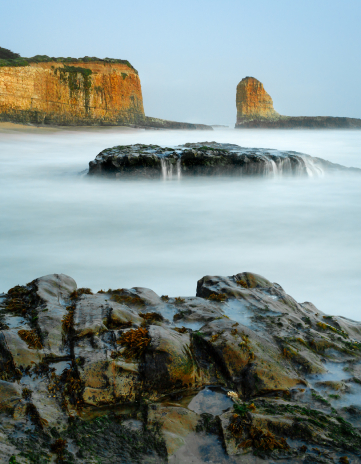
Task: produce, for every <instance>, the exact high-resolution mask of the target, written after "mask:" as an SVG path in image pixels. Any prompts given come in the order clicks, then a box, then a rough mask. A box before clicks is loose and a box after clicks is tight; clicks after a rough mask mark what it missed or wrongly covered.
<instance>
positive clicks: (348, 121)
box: [235, 77, 361, 129]
mask: <svg viewBox="0 0 361 464" xmlns="http://www.w3.org/2000/svg"><path fill="white" fill-rule="evenodd" d="M236 106H237V122H236V126H235V127H236V128H238V129H241V128H273V129H294V128H307V129H332V128H333V129H356V128H359V129H361V119H356V118H342V117H331V116H315V117H314V116H298V117H293V116H282V115H280V114H279V113H277V112H276V111H275V110H274V108H273V101H272V98H271V97H270V95H269V94H268V93H267V92H266V91H265V89H264V87H263V84H262V83H261V82H260V81H258V80H257V79H255V78H254V77H245V78H244V79H242V80H241V82H240V83H239V84H238V85H237V95H236Z"/></svg>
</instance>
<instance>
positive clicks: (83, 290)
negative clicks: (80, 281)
mask: <svg viewBox="0 0 361 464" xmlns="http://www.w3.org/2000/svg"><path fill="white" fill-rule="evenodd" d="M82 295H93V292H92V291H91V290H90V288H78V289H76V290H74V291H73V292H71V293H70V295H69V298H70V299H71V300H77V299H78V298H79V297H81V296H82Z"/></svg>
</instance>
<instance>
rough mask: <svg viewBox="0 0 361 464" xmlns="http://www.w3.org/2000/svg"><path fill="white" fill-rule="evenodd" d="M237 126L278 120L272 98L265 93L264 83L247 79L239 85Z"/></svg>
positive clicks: (250, 78) (252, 78)
mask: <svg viewBox="0 0 361 464" xmlns="http://www.w3.org/2000/svg"><path fill="white" fill-rule="evenodd" d="M236 105H237V124H241V123H242V121H248V120H253V119H268V120H272V119H278V118H279V116H280V115H279V114H278V113H277V112H276V111H275V110H274V108H273V101H272V98H271V97H270V96H269V95H268V93H267V92H266V91H265V89H264V87H263V84H262V82H260V81H258V80H257V79H255V78H254V77H245V78H244V79H242V80H241V82H240V83H239V84H238V85H237V96H236Z"/></svg>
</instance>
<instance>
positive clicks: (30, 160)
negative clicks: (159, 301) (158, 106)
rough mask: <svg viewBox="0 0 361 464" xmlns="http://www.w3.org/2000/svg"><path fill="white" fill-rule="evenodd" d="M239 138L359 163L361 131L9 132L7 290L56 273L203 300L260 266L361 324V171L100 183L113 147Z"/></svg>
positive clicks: (3, 271) (1, 198)
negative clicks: (214, 278) (201, 287)
mask: <svg viewBox="0 0 361 464" xmlns="http://www.w3.org/2000/svg"><path fill="white" fill-rule="evenodd" d="M203 141H216V142H229V143H235V144H238V145H241V146H243V147H262V148H275V149H280V150H295V151H299V152H303V153H307V154H309V155H312V156H318V157H321V158H324V159H327V160H329V161H332V162H336V163H339V164H343V165H345V166H355V167H361V131H351V130H350V131H346V130H345V131H342V130H339V131H333V130H328V131H326V130H325V131H321V130H315V131H312V130H311V131H307V130H289V131H287V130H283V131H282V130H268V131H267V130H234V129H228V130H227V129H224V130H215V131H213V132H207V131H160V130H155V131H152V130H137V129H129V128H128V129H124V128H114V129H107V128H104V129H92V130H91V129H82V130H41V129H39V130H36V129H33V130H30V129H29V130H27V131H20V130H10V129H9V130H4V129H0V163H1V164H0V166H1V169H0V263H1V268H0V292H1V291H4V292H5V291H7V290H8V289H9V288H10V287H12V286H14V285H16V284H25V283H27V282H29V281H31V280H33V279H34V278H36V277H39V276H42V275H46V274H50V273H64V274H68V275H70V276H72V277H73V278H74V279H75V280H76V281H77V283H78V286H82V287H84V286H86V287H91V288H92V289H93V291H97V290H99V289H101V288H103V289H108V288H109V287H111V288H120V287H124V288H126V287H133V286H143V287H149V288H152V289H153V290H154V291H155V292H157V293H158V294H160V295H162V294H166V295H169V296H192V295H195V292H196V283H197V280H198V279H200V278H201V277H202V276H204V275H207V274H211V275H212V274H213V275H233V274H235V273H239V272H242V271H251V272H255V273H258V274H261V275H263V276H265V277H267V278H268V279H269V280H271V281H273V282H278V283H279V284H280V285H282V287H283V288H284V289H285V290H286V291H287V292H288V293H289V294H291V295H292V296H293V297H294V298H296V299H297V300H298V301H300V302H303V301H311V302H313V303H314V304H315V305H316V306H317V307H318V308H319V309H320V310H321V311H324V312H326V313H329V314H333V315H336V314H340V315H343V316H346V317H349V318H352V319H356V320H361V313H360V309H361V307H360V301H361V285H360V284H361V231H360V229H361V227H360V226H361V177H360V176H357V175H325V176H323V177H317V176H316V177H315V176H314V177H309V178H305V177H302V178H295V177H293V178H284V177H282V176H267V177H264V178H253V179H249V178H215V177H212V178H186V177H182V176H181V175H178V171H175V175H174V176H173V177H172V180H166V181H164V180H163V177H162V175H161V174H160V178H159V180H153V181H146V180H141V181H139V180H125V181H114V180H106V179H102V178H95V177H92V178H89V177H87V176H86V175H84V174H79V173H81V172H82V171H85V170H86V169H87V166H88V162H89V161H91V160H92V159H94V158H95V156H96V155H97V154H98V153H99V152H100V151H101V150H103V149H105V148H108V147H112V146H115V145H126V144H133V143H145V144H148V143H152V144H159V145H162V146H174V145H177V144H182V143H186V142H203Z"/></svg>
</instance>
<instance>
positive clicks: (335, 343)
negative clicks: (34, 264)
mask: <svg viewBox="0 0 361 464" xmlns="http://www.w3.org/2000/svg"><path fill="white" fill-rule="evenodd" d="M0 329H1V333H0V416H1V421H0V432H1V433H0V456H1V458H0V459H2V461H1V462H4V463H8V462H13V463H14V462H19V463H20V462H21V463H47V462H54V461H55V460H56V461H57V462H69V463H75V462H77V463H83V464H86V463H90V462H107V463H114V464H115V463H119V462H124V463H126V462H127V463H128V462H143V463H166V462H169V463H174V464H176V463H185V462H195V463H198V464H199V463H206V462H210V461H213V462H224V463H230V464H236V463H249V464H251V463H256V464H261V463H262V462H265V460H266V462H270V461H272V462H276V461H277V462H280V463H284V464H286V463H287V462H295V463H305V464H306V463H310V462H342V463H345V462H355V463H356V462H360V460H361V420H360V413H359V412H360V411H361V400H360V398H361V387H360V382H361V374H360V373H361V323H360V322H355V321H351V320H349V319H346V318H344V317H342V316H328V315H326V314H323V313H322V312H320V311H319V310H317V308H316V307H315V306H314V305H313V304H312V303H309V302H305V303H298V302H297V301H296V300H294V299H293V298H292V297H291V296H290V295H288V294H287V293H286V292H285V291H284V289H283V288H282V287H281V286H280V285H279V284H277V283H272V282H270V281H269V280H268V279H266V278H264V277H262V276H260V275H258V274H254V273H251V272H241V273H239V274H236V275H232V276H226V277H225V276H210V275H209V276H204V277H203V278H201V279H200V280H199V281H198V283H197V295H196V296H195V297H194V296H193V297H181V296H177V297H170V296H167V295H163V296H161V297H160V296H158V295H157V294H156V293H155V292H153V291H152V290H150V289H146V288H141V287H133V288H131V289H125V288H118V289H114V290H112V289H109V290H107V291H103V290H101V291H99V292H98V293H96V294H94V293H93V292H92V291H91V290H90V289H89V288H77V285H76V283H75V281H74V280H73V279H72V278H71V277H68V276H65V275H62V274H53V275H48V276H44V277H41V278H38V279H36V280H34V281H32V282H30V283H29V284H27V285H23V286H21V285H18V286H16V287H14V288H12V289H10V290H9V291H8V292H7V293H6V294H3V295H1V296H0Z"/></svg>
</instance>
